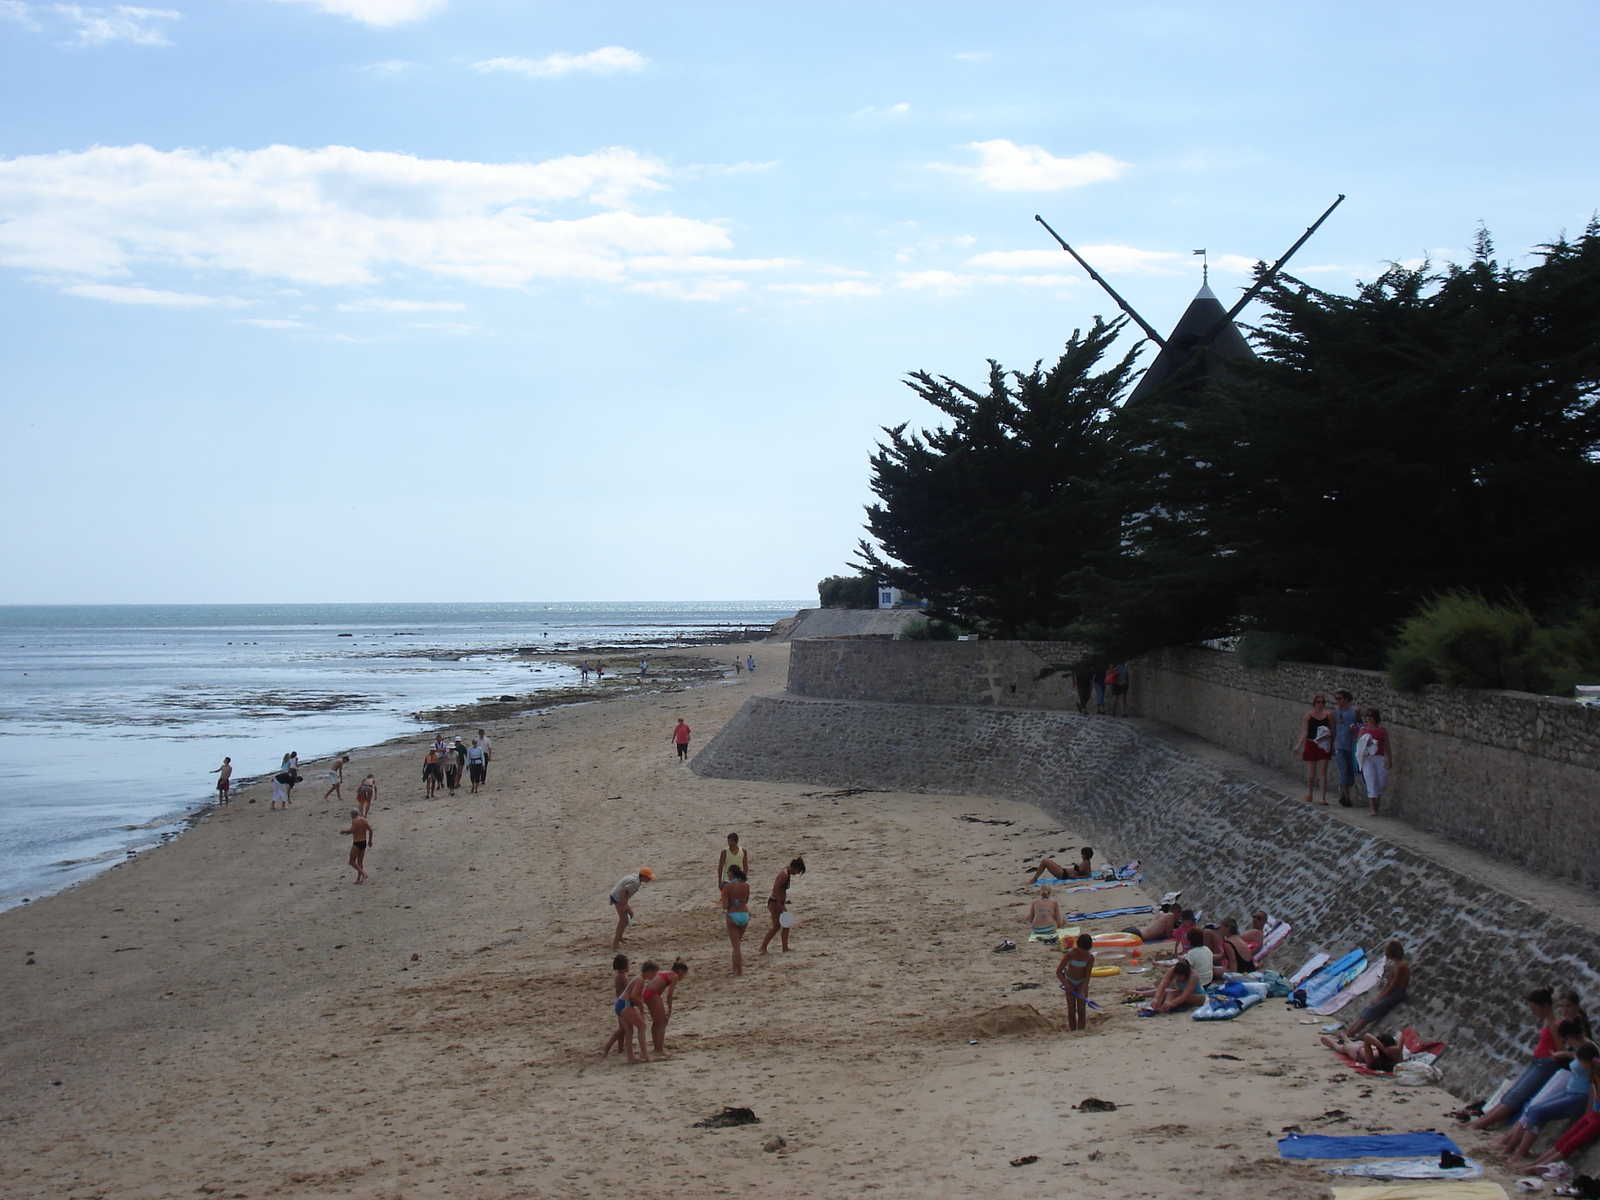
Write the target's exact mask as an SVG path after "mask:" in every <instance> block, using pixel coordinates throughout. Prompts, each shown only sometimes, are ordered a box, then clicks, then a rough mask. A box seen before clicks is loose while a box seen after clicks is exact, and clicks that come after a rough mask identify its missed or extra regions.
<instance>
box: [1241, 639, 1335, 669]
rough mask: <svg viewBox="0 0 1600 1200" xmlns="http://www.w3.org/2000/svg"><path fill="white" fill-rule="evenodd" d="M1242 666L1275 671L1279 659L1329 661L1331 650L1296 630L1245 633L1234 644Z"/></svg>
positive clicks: (1330, 660)
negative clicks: (1288, 631)
mask: <svg viewBox="0 0 1600 1200" xmlns="http://www.w3.org/2000/svg"><path fill="white" fill-rule="evenodd" d="M1234 653H1235V654H1237V655H1238V656H1239V662H1240V664H1241V665H1242V666H1245V667H1247V668H1249V669H1250V670H1252V671H1275V670H1277V669H1278V664H1279V663H1280V662H1311V663H1320V662H1332V661H1333V653H1332V651H1330V650H1329V649H1328V647H1327V646H1325V645H1323V644H1322V643H1321V642H1319V641H1318V640H1317V639H1316V638H1314V637H1306V636H1305V635H1304V634H1299V633H1259V632H1257V633H1247V634H1245V635H1244V636H1243V637H1241V638H1240V639H1239V643H1238V645H1236V646H1235V647H1234Z"/></svg>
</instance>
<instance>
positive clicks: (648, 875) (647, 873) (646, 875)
mask: <svg viewBox="0 0 1600 1200" xmlns="http://www.w3.org/2000/svg"><path fill="white" fill-rule="evenodd" d="M655 877H656V873H655V872H654V871H652V870H651V869H650V868H649V867H640V868H639V878H640V879H654V878H655Z"/></svg>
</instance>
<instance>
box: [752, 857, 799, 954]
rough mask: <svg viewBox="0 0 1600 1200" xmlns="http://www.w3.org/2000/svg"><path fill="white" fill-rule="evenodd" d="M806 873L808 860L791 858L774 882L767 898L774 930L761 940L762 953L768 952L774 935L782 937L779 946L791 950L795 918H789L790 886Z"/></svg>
mask: <svg viewBox="0 0 1600 1200" xmlns="http://www.w3.org/2000/svg"><path fill="white" fill-rule="evenodd" d="M805 873H806V860H805V859H803V858H798V857H797V858H791V859H790V860H789V865H788V866H787V867H785V868H784V869H783V870H781V871H779V872H778V877H777V878H776V879H774V880H773V881H772V892H771V894H769V895H768V896H767V914H768V915H769V916H771V918H772V928H771V929H769V930H767V936H766V937H764V938H762V939H761V953H762V954H765V953H766V952H767V946H768V945H769V944H770V943H771V941H772V935H773V934H775V933H776V934H778V935H780V939H779V944H780V945H781V946H782V947H783V949H784V950H785V951H786V952H787V951H788V949H789V929H790V927H791V926H793V925H794V918H793V917H789V919H788V920H787V921H785V920H784V917H786V916H789V885H790V884H791V883H793V882H794V877H795V876H796V875H804V874H805Z"/></svg>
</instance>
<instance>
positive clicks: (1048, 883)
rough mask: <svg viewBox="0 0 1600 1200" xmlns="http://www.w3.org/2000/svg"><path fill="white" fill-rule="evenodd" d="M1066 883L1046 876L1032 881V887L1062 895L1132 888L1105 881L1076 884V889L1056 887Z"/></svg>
mask: <svg viewBox="0 0 1600 1200" xmlns="http://www.w3.org/2000/svg"><path fill="white" fill-rule="evenodd" d="M1067 882H1068V880H1065V879H1051V878H1050V877H1049V876H1048V875H1047V876H1045V877H1044V878H1043V879H1035V880H1034V881H1033V886H1034V887H1053V888H1055V889H1056V891H1058V892H1061V893H1062V894H1064V895H1065V894H1069V893H1072V892H1103V891H1105V890H1106V889H1107V888H1119V887H1132V886H1133V884H1131V883H1122V882H1121V881H1118V882H1116V883H1111V882H1109V881H1107V880H1104V879H1102V880H1100V882H1098V883H1080V884H1078V886H1077V887H1057V886H1056V885H1057V884H1062V883H1067Z"/></svg>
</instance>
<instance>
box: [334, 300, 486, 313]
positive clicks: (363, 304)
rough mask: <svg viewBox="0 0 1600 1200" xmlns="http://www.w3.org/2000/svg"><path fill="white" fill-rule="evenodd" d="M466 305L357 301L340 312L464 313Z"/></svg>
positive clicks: (456, 302) (420, 301) (431, 301)
mask: <svg viewBox="0 0 1600 1200" xmlns="http://www.w3.org/2000/svg"><path fill="white" fill-rule="evenodd" d="M466 307H467V306H466V305H465V304H461V303H459V302H458V301H455V300H356V301H352V302H351V303H349V304H341V305H339V306H338V309H339V311H340V312H386V313H400V312H462V311H464V310H465V309H466Z"/></svg>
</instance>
